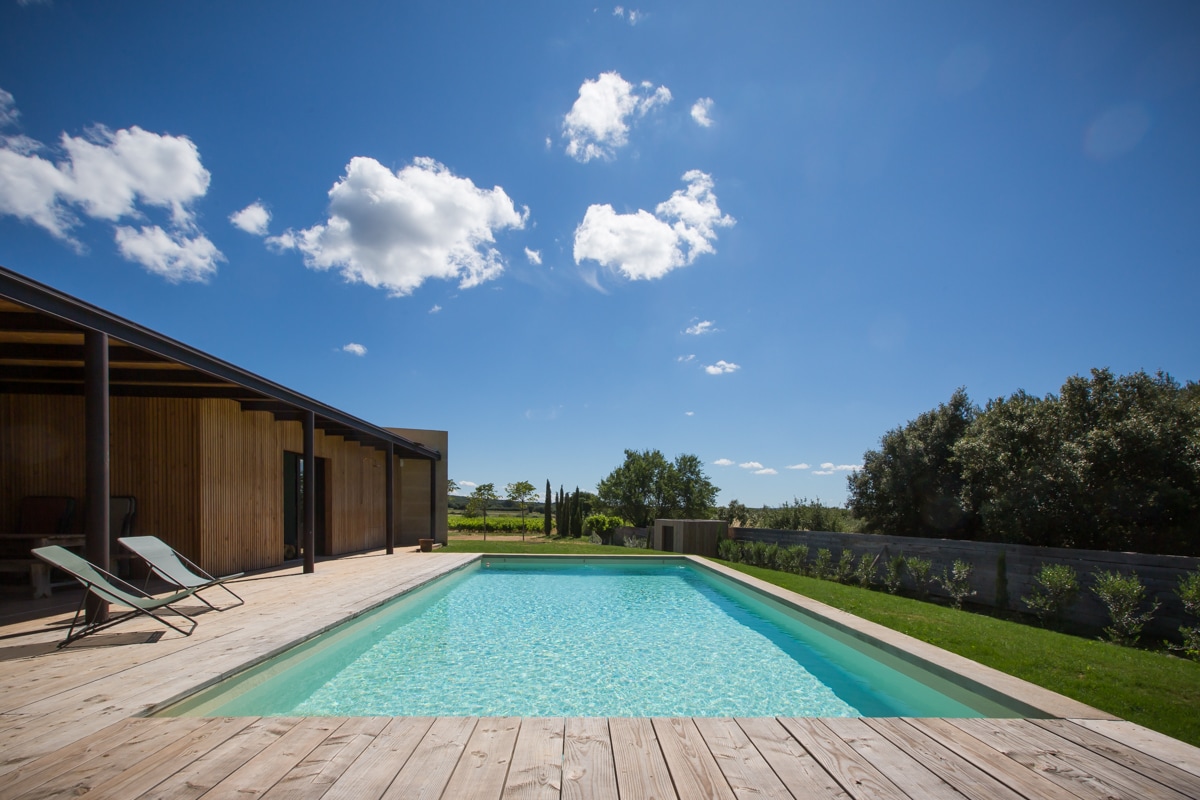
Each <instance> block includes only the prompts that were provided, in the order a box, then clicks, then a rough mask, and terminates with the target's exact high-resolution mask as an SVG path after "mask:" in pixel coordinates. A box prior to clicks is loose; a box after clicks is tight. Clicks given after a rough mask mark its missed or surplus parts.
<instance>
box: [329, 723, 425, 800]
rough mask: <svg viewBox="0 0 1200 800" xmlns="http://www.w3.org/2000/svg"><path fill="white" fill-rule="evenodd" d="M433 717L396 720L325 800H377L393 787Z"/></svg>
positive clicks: (377, 737)
mask: <svg viewBox="0 0 1200 800" xmlns="http://www.w3.org/2000/svg"><path fill="white" fill-rule="evenodd" d="M433 723H434V718H433V717H395V718H393V719H392V720H391V721H390V722H388V724H387V726H386V727H385V728H384V729H383V730H382V731H381V732H380V733H379V735H377V736H376V737H375V738H374V739H373V740H372V741H371V743H370V744H369V745H367V746H366V747H365V748H363V750H362V752H361V753H360V754H359V756H358V757H357V758H356V759H354V761H353V763H351V764H350V765H349V766H348V767H347V768H346V770H345V772H343V773H342V775H341V776H340V777H339V778H338V779H337V780H336V781H334V782H333V785H332V786H330V787H329V791H328V792H327V793H326V794H324V795H322V797H323V798H324V800H376V799H377V798H379V797H382V796H383V793H384V792H385V791H387V788H388V787H389V786H391V785H392V781H393V780H395V778H396V774H397V773H399V772H400V768H401V767H403V766H404V765H405V764H406V763H407V762H408V759H409V757H410V756H411V755H412V754H413V751H414V750H416V749H417V745H419V744H420V743H421V739H422V737H424V736H425V734H426V732H427V731H428V730H429V729H430V728H431V727H432V726H433Z"/></svg>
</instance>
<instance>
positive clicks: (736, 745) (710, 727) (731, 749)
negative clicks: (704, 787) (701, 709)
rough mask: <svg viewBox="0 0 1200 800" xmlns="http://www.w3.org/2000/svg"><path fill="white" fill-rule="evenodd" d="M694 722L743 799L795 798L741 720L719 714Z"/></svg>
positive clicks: (731, 784)
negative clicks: (746, 730)
mask: <svg viewBox="0 0 1200 800" xmlns="http://www.w3.org/2000/svg"><path fill="white" fill-rule="evenodd" d="M694 722H695V723H696V729H697V730H698V731H700V736H701V737H703V738H704V743H705V744H706V745H708V751H709V752H710V753H712V756H713V758H714V759H716V762H717V767H718V768H719V769H720V770H721V774H722V775H724V776H725V780H726V782H727V783H728V784H729V788H730V789H732V790H733V793H734V795H736V796H737V797H738V799H739V800H749V798H757V797H762V798H766V800H792V794H791V792H789V791H788V790H787V787H785V786H784V785H783V781H781V780H780V779H779V776H777V775H776V774H775V772H774V770H772V769H771V765H770V764H768V763H767V761H766V759H764V758H763V756H762V753H760V752H758V748H756V747H755V746H754V743H753V742H751V741H750V737H749V736H747V735H746V732H745V731H743V730H742V729H741V728H740V727H739V726H738V724H737V722H735V721H734V720H732V719H728V718H716V717H700V718H697V719H695V720H694Z"/></svg>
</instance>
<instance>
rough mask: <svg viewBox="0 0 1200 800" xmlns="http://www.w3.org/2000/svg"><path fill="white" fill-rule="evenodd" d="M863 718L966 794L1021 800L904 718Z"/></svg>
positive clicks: (994, 798)
mask: <svg viewBox="0 0 1200 800" xmlns="http://www.w3.org/2000/svg"><path fill="white" fill-rule="evenodd" d="M864 722H866V724H867V725H869V726H870V727H871V728H873V729H875V730H876V731H878V732H879V733H880V734H882V735H883V736H885V737H887V739H888V740H889V741H891V743H892V744H894V745H895V746H896V747H898V748H900V749H901V750H903V751H904V752H905V753H907V754H908V755H909V756H911V757H912V758H914V759H916V760H917V761H919V762H920V763H921V764H922V765H923V766H924V767H925V768H926V769H928V770H929V771H930V772H932V773H933V774H934V775H937V776H938V777H939V778H941V779H942V780H944V781H945V782H946V783H948V784H950V785H951V786H953V787H954V788H955V789H957V790H958V791H959V792H961V793H962V794H963V795H965V796H967V797H976V798H980V799H981V800H983V799H984V798H986V800H1021V795H1020V794H1018V793H1017V792H1015V791H1013V790H1012V789H1010V788H1009V787H1008V786H1006V785H1005V784H1003V783H1001V782H1000V781H998V780H996V779H995V778H993V777H992V776H991V775H989V774H987V773H986V772H984V771H983V770H981V769H980V768H979V767H977V766H975V765H974V764H972V763H971V762H970V761H967V760H966V759H964V758H962V757H961V756H959V755H958V754H956V753H954V752H953V751H952V750H948V749H947V748H945V747H943V746H942V745H941V744H939V743H938V742H936V741H935V740H933V739H931V738H930V737H929V736H927V735H925V734H924V733H922V732H920V731H918V730H917V729H916V728H914V727H913V726H911V725H909V724H907V723H906V722H905V721H904V720H901V719H866V720H864ZM905 790H906V791H907V787H905ZM910 794H911V792H910Z"/></svg>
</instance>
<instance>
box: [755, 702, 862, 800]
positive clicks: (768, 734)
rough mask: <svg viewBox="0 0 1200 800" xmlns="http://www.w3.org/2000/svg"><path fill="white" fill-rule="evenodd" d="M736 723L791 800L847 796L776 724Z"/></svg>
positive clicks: (759, 719) (765, 720)
mask: <svg viewBox="0 0 1200 800" xmlns="http://www.w3.org/2000/svg"><path fill="white" fill-rule="evenodd" d="M737 723H738V727H740V728H741V729H742V730H743V731H745V733H746V735H747V736H748V737H750V741H751V742H753V743H754V746H755V747H756V748H758V752H759V753H761V754H762V757H763V758H764V759H766V761H767V763H768V764H770V765H771V769H772V770H774V772H775V774H776V775H777V776H779V779H780V780H781V781H783V785H784V786H786V787H787V790H788V791H789V792H791V793H792V796H793V797H796V798H805V797H828V798H834V799H835V800H844V799H845V798H848V797H849V796H850V795H848V794H847V793H846V790H845V789H843V788H842V787H841V786H840V785H838V782H837V781H835V780H834V779H833V777H832V776H831V775H830V774H829V773H828V772H826V771H825V770H824V768H822V767H821V765H820V764H818V763H817V761H816V759H814V758H813V757H812V755H811V754H809V752H808V751H807V750H805V749H804V747H803V745H801V744H800V743H799V742H798V741H796V739H795V737H793V736H792V735H791V734H790V733H788V732H787V730H786V729H785V728H784V727H783V725H781V724H780V723H779V720H777V719H771V718H762V717H743V718H739V719H738V720H737Z"/></svg>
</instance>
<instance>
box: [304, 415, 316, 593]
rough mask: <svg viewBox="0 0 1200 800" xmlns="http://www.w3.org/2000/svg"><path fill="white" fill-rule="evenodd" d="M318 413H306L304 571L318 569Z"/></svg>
mask: <svg viewBox="0 0 1200 800" xmlns="http://www.w3.org/2000/svg"><path fill="white" fill-rule="evenodd" d="M316 430H317V415H316V414H314V413H313V412H311V411H306V412H305V414H304V571H305V572H316V569H317V553H316V550H317V443H316V436H317V434H316Z"/></svg>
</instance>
